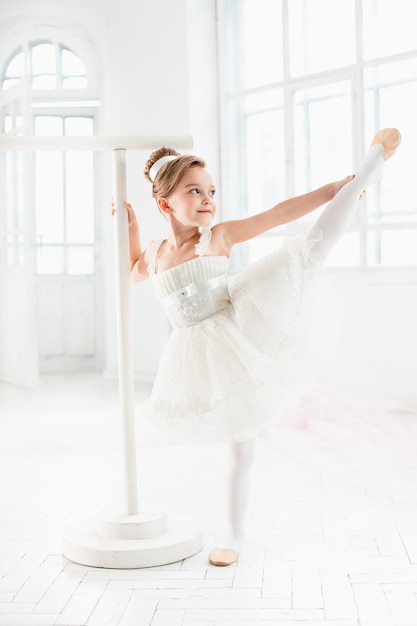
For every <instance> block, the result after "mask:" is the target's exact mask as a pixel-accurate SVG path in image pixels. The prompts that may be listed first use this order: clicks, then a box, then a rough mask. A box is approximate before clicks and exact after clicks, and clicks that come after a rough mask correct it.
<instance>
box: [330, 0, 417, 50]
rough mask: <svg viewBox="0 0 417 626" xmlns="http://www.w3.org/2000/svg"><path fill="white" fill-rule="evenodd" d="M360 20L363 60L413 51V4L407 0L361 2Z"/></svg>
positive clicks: (414, 36)
mask: <svg viewBox="0 0 417 626" xmlns="http://www.w3.org/2000/svg"><path fill="white" fill-rule="evenodd" d="M335 4H336V3H335ZM337 4H338V5H339V4H340V3H339V2H338V3H337ZM362 19H363V29H362V33H363V50H364V56H365V58H366V59H371V58H375V57H381V56H388V55H391V54H396V53H398V52H405V51H407V50H414V49H415V47H416V27H415V17H414V3H413V2H410V0H395V2H394V1H393V0H391V1H389V0H367V1H366V2H362Z"/></svg>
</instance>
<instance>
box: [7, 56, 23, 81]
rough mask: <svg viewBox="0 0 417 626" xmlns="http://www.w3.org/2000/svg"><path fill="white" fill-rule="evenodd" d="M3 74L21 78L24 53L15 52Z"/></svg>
mask: <svg viewBox="0 0 417 626" xmlns="http://www.w3.org/2000/svg"><path fill="white" fill-rule="evenodd" d="M5 75H6V76H7V77H10V78H16V77H19V78H21V77H22V76H24V75H25V55H24V54H23V52H19V53H18V54H16V56H15V57H14V58H13V59H12V60H11V61H10V63H9V65H8V66H7V69H6V71H5Z"/></svg>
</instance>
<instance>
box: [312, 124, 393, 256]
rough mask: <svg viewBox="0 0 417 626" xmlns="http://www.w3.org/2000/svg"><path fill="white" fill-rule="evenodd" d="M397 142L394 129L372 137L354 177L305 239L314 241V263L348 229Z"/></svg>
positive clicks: (326, 253) (384, 130) (385, 130)
mask: <svg viewBox="0 0 417 626" xmlns="http://www.w3.org/2000/svg"><path fill="white" fill-rule="evenodd" d="M400 141H401V135H400V133H399V132H398V130H396V129H395V128H385V129H383V130H380V131H379V132H378V133H377V134H376V135H375V137H374V138H373V141H372V143H371V146H370V148H369V150H368V152H367V154H366V156H365V159H364V161H363V163H362V165H361V166H360V167H359V169H358V171H357V172H356V174H355V177H354V178H353V179H352V180H351V181H350V182H348V183H347V184H346V185H344V187H342V188H341V189H340V191H338V193H337V194H336V195H335V197H334V198H333V200H332V201H331V202H329V204H328V206H327V207H326V208H325V210H324V211H323V213H322V214H321V215H320V217H319V219H318V220H317V222H316V223H315V225H314V226H313V228H312V230H311V232H310V234H309V237H308V238H309V239H312V240H315V243H314V244H313V246H312V249H311V251H312V253H313V255H314V256H313V258H315V259H317V263H322V262H323V261H324V260H325V259H326V257H327V255H328V254H329V252H330V250H331V249H332V248H333V246H334V245H335V244H336V242H337V241H338V240H339V239H340V237H341V236H342V235H343V233H344V232H345V231H346V230H347V228H348V227H349V224H350V222H351V220H352V217H353V215H354V213H355V210H356V207H357V205H358V201H359V198H360V196H361V194H362V193H363V191H364V190H366V188H367V187H368V186H369V185H370V184H372V183H373V182H375V180H376V178H378V176H379V174H380V172H381V169H382V168H383V166H384V162H385V161H386V160H387V159H389V158H390V157H391V156H392V155H393V154H394V153H395V151H396V149H397V148H398V146H399V144H400Z"/></svg>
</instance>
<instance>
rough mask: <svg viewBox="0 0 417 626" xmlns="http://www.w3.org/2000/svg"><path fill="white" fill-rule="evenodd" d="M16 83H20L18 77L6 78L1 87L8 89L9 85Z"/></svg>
mask: <svg viewBox="0 0 417 626" xmlns="http://www.w3.org/2000/svg"><path fill="white" fill-rule="evenodd" d="M18 83H20V78H7V79H5V80H4V81H3V84H2V89H4V90H6V89H10V87H13V86H14V85H17V84H18Z"/></svg>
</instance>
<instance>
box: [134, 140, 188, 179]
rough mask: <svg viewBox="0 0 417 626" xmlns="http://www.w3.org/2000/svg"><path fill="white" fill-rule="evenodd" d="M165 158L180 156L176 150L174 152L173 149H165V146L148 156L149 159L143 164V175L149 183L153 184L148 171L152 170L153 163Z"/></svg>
mask: <svg viewBox="0 0 417 626" xmlns="http://www.w3.org/2000/svg"><path fill="white" fill-rule="evenodd" d="M166 156H174V157H177V156H181V155H180V153H179V152H177V151H176V150H174V148H166V147H165V146H162V148H158V150H154V152H152V154H151V155H150V157H149V159H148V160H147V161H146V164H145V169H144V172H143V173H144V175H145V178H146V179H147V180H148V181H149V182H150V183H153V180H152V178H151V176H150V170H151V168H152V166H153V165H155V163H156V162H157V161H159V159H162V158H163V157H166Z"/></svg>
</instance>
